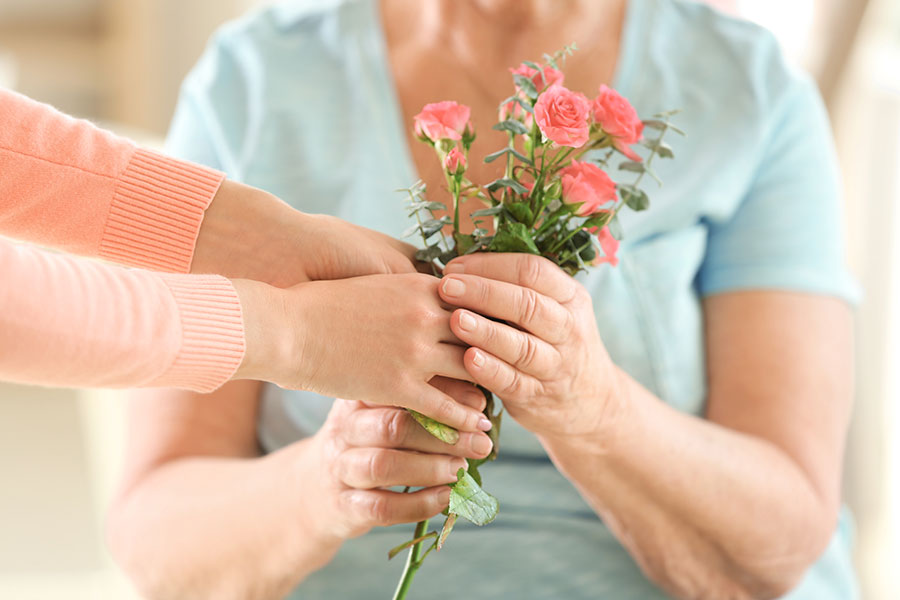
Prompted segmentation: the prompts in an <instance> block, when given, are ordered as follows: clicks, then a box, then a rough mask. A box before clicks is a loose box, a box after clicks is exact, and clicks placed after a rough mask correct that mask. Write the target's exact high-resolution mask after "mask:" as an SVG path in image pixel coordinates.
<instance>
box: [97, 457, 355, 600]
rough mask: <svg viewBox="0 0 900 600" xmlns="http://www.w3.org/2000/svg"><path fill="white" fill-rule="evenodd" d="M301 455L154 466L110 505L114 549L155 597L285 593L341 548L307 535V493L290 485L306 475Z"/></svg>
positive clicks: (198, 460) (268, 596) (271, 596)
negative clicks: (286, 487)
mask: <svg viewBox="0 0 900 600" xmlns="http://www.w3.org/2000/svg"><path fill="white" fill-rule="evenodd" d="M296 456H297V453H296V452H294V453H293V455H292V456H287V455H285V454H283V453H282V454H277V453H276V454H273V455H270V456H268V457H265V458H263V459H258V460H250V459H225V458H222V459H219V458H192V459H182V460H177V461H173V462H171V463H168V464H166V465H164V466H162V467H160V468H158V469H157V470H155V471H154V472H153V473H151V474H150V475H148V476H147V477H146V479H144V480H143V481H142V482H141V483H140V484H139V485H138V486H137V487H135V488H133V489H132V490H131V491H130V492H129V493H128V494H127V496H125V497H124V498H123V499H122V500H121V501H120V502H119V504H118V506H117V507H116V509H115V510H114V511H113V512H112V514H111V517H110V531H111V532H112V533H111V536H110V544H111V546H112V550H113V553H114V555H115V556H116V557H117V559H118V560H119V561H120V562H121V563H122V565H123V567H124V568H125V569H126V570H127V571H128V572H129V574H130V575H131V576H132V577H133V578H134V579H135V581H136V582H137V583H138V586H139V587H140V588H141V591H142V592H143V593H144V594H145V595H146V596H147V597H148V598H152V599H163V600H167V599H169V598H178V599H188V598H222V599H230V598H234V599H274V598H281V597H283V596H284V595H286V594H287V593H288V592H289V591H290V590H291V589H292V588H293V587H294V586H296V585H297V584H298V583H299V582H300V581H301V580H302V579H303V578H304V577H306V576H307V575H308V574H309V573H311V572H312V571H314V570H316V569H319V568H321V567H322V566H323V565H324V564H326V563H327V562H328V561H329V560H330V559H331V557H332V556H333V554H334V552H336V550H337V547H338V545H337V544H336V543H334V542H330V541H329V542H327V543H326V542H322V541H321V540H320V538H317V537H316V536H314V535H312V534H311V533H310V531H311V529H310V528H308V527H307V523H306V519H304V515H306V514H309V512H310V511H307V510H305V507H304V506H302V505H303V503H304V500H303V498H302V495H299V494H295V493H293V490H287V489H285V487H284V486H285V485H286V484H285V483H284V482H285V481H292V480H296V481H304V477H303V475H304V474H303V472H302V471H303V469H304V467H303V465H302V461H297V460H295V458H296ZM288 458H290V459H291V460H287V459H288ZM291 470H294V471H298V470H299V471H300V472H297V473H294V474H293V475H289V474H290V472H291ZM298 496H300V497H299V498H298ZM298 515H300V516H299V517H298Z"/></svg>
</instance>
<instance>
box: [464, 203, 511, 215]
mask: <svg viewBox="0 0 900 600" xmlns="http://www.w3.org/2000/svg"><path fill="white" fill-rule="evenodd" d="M502 212H503V205H502V204H498V205H497V206H492V207H490V208H481V209H479V210H476V211H475V212H473V213H470V214H469V216H470V217H493V216H494V215H499V214H500V213H502Z"/></svg>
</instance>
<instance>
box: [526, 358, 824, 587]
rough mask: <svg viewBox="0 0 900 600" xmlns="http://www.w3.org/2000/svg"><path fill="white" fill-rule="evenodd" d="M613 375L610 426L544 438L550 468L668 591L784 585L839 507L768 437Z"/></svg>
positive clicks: (816, 547)
mask: <svg viewBox="0 0 900 600" xmlns="http://www.w3.org/2000/svg"><path fill="white" fill-rule="evenodd" d="M620 381H621V385H620V386H619V389H620V392H619V393H620V399H621V400H622V402H621V403H620V405H621V406H623V407H625V408H623V409H622V411H621V412H619V413H617V415H616V417H615V419H613V421H612V429H611V430H610V433H608V434H601V435H598V436H595V437H594V438H593V439H591V440H585V439H584V438H582V439H544V440H543V442H544V445H545V447H546V448H547V450H548V452H549V453H550V455H551V457H552V458H553V460H554V462H555V463H556V465H557V467H558V468H559V469H560V470H561V471H562V472H563V473H564V474H565V475H566V476H567V477H568V478H569V479H570V480H571V481H572V482H573V483H574V484H575V485H576V487H578V489H579V491H580V492H581V494H582V495H583V496H584V497H585V499H586V500H587V501H588V502H589V503H590V504H591V505H592V506H593V508H594V509H595V510H596V511H597V512H598V514H599V515H600V516H601V518H603V519H604V521H605V522H606V523H607V524H608V525H609V526H610V528H611V529H612V530H613V532H614V533H616V534H617V536H618V537H619V539H620V540H621V541H622V542H623V543H624V544H625V545H626V546H627V547H628V548H629V550H630V551H631V552H632V554H633V555H635V557H636V558H637V560H638V562H639V563H640V564H642V565H643V566H644V568H645V570H646V571H647V573H648V575H649V576H650V577H651V578H653V579H654V580H655V581H656V582H657V583H658V584H659V585H661V586H662V587H664V588H666V589H667V590H668V591H669V592H670V593H672V594H674V595H675V596H677V597H679V598H713V597H714V598H751V597H752V598H757V597H775V596H778V595H781V594H782V593H784V592H785V591H786V589H789V588H790V587H791V586H792V585H793V584H795V583H796V581H797V579H798V578H799V577H800V576H801V575H802V574H803V572H804V571H805V570H806V568H807V567H808V566H809V565H810V564H811V562H812V561H813V560H814V559H815V557H817V556H818V554H819V553H820V552H821V551H822V550H823V548H824V546H825V545H826V543H827V541H828V539H829V534H830V533H831V530H832V528H833V521H834V519H835V515H836V507H835V506H831V505H829V502H827V501H825V500H823V499H822V498H821V497H820V496H819V494H817V492H816V490H815V488H814V487H813V486H812V485H811V483H810V482H809V480H808V478H807V477H806V476H805V475H804V473H803V471H802V470H801V469H800V468H799V467H798V466H797V464H796V463H795V462H793V461H792V460H791V459H790V458H789V457H788V455H787V454H786V453H785V452H783V451H781V450H780V449H779V448H778V447H776V446H775V445H773V444H771V443H768V442H767V441H765V440H762V439H760V438H756V437H753V436H749V435H745V434H742V433H739V432H735V431H732V430H729V429H726V428H724V427H720V426H718V425H716V424H714V423H711V422H709V421H705V420H702V419H698V418H696V417H692V416H689V415H684V414H682V413H679V412H678V411H676V410H674V409H672V408H670V407H668V406H667V405H665V404H664V403H663V402H661V401H660V400H659V399H657V398H655V397H654V396H653V395H652V394H650V393H649V392H648V391H647V390H646V389H644V388H643V387H641V386H640V385H639V384H637V383H636V382H634V381H633V380H632V379H631V378H630V377H628V376H626V375H624V374H621V380H620Z"/></svg>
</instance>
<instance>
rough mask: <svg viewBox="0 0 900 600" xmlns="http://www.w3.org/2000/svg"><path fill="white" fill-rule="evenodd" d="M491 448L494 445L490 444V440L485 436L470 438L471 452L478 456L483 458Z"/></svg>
mask: <svg viewBox="0 0 900 600" xmlns="http://www.w3.org/2000/svg"><path fill="white" fill-rule="evenodd" d="M485 420H487V419H485ZM488 423H490V421H488ZM493 447H494V444H493V443H491V438H489V437H488V436H486V435H476V436H473V437H472V451H473V452H475V454H477V455H478V456H485V455H486V454H487V453H488V452H490V451H491V448H493Z"/></svg>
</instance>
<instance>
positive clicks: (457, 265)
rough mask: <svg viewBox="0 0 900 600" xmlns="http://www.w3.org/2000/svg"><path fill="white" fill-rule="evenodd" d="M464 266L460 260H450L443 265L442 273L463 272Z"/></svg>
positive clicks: (464, 270)
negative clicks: (450, 261) (447, 263)
mask: <svg viewBox="0 0 900 600" xmlns="http://www.w3.org/2000/svg"><path fill="white" fill-rule="evenodd" d="M465 272H466V267H465V265H464V264H462V263H461V262H452V263H450V264H449V265H447V266H446V267H444V273H445V274H447V273H465Z"/></svg>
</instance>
